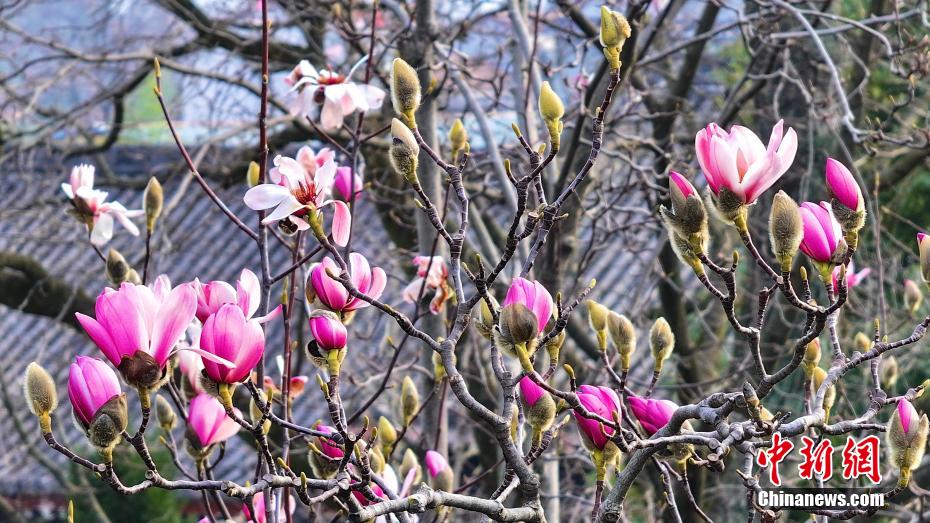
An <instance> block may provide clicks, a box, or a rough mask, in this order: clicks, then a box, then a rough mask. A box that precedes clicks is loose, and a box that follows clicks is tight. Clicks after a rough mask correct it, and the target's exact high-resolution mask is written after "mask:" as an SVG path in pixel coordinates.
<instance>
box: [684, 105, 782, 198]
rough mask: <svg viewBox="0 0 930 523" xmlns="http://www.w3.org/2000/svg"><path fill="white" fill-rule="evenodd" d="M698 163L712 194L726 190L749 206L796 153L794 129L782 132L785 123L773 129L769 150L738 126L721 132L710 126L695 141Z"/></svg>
mask: <svg viewBox="0 0 930 523" xmlns="http://www.w3.org/2000/svg"><path fill="white" fill-rule="evenodd" d="M694 147H695V149H696V151H697V158H698V162H699V163H700V164H701V170H702V171H704V176H705V177H706V178H707V185H709V186H710V190H711V191H713V193H714V194H715V195H718V196H719V194H720V190H721V189H727V190H728V191H730V192H731V193H733V194H734V195H736V197H737V198H738V199H739V201H740V202H742V203H743V204H751V203H754V202H755V201H756V198H758V197H759V195H760V194H762V193H763V192H765V191H766V189H768V188H769V187H771V186H772V185H774V184H775V182H777V181H778V179H779V178H780V177H781V176H782V175H783V174H785V172H786V171H787V170H788V168H789V167H791V163H792V162H793V161H794V155H795V153H796V152H797V150H798V136H797V133H795V132H794V129H791V128H789V129H788V131H787V132H784V121H783V120H779V121H778V123H776V124H775V127H773V128H772V135H771V137H770V138H769V144H768V147H766V146H765V145H763V144H762V140H760V139H759V137H758V136H756V134H755V133H754V132H752V131H751V130H749V129H747V128H746V127H743V126H741V125H734V126H732V127H730V131H729V132H727V131H724V130H723V128H722V127H720V126H719V125H717V124H715V123H712V124H709V125H708V126H707V127H705V128H704V129H701V130H700V131H698V133H697V136H695V138H694Z"/></svg>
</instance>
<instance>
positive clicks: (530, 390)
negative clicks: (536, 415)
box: [520, 376, 546, 407]
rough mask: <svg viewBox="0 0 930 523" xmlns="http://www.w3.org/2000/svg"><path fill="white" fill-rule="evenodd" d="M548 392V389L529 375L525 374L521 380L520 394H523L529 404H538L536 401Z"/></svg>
mask: <svg viewBox="0 0 930 523" xmlns="http://www.w3.org/2000/svg"><path fill="white" fill-rule="evenodd" d="M545 393H546V390H545V389H543V388H542V387H540V386H539V385H537V384H536V382H534V381H533V380H532V379H530V377H529V376H524V377H523V378H522V379H521V380H520V395H521V396H523V401H525V402H526V403H527V405H529V406H531V407H532V406H533V405H536V402H537V401H539V398H541V397H542V396H543V394H545Z"/></svg>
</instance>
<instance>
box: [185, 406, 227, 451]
mask: <svg viewBox="0 0 930 523" xmlns="http://www.w3.org/2000/svg"><path fill="white" fill-rule="evenodd" d="M187 423H188V427H189V428H190V430H191V431H192V432H193V433H194V436H196V438H197V442H198V443H199V444H200V446H201V448H206V447H209V446H210V445H213V444H216V443H219V442H221V441H226V440H228V439H229V438H231V437H233V436H235V435H236V433H237V432H239V424H238V423H236V421H235V420H234V419H232V418H230V417H229V415H227V414H226V409H225V408H223V405H221V404H220V402H219V400H217V399H216V398H214V397H212V396H208V395H206V394H198V395H197V396H195V397H194V399H192V400H191V404H190V407H189V408H188V411H187Z"/></svg>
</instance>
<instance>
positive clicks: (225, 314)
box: [200, 303, 265, 383]
mask: <svg viewBox="0 0 930 523" xmlns="http://www.w3.org/2000/svg"><path fill="white" fill-rule="evenodd" d="M200 348H201V349H202V350H204V351H206V352H208V353H210V354H214V355H216V356H219V357H220V358H223V359H226V360H229V361H230V362H232V363H233V366H232V367H230V366H227V365H223V364H221V363H217V362H214V361H211V360H207V359H205V360H204V362H203V367H204V372H206V374H207V376H209V377H210V379H211V380H213V381H215V382H217V383H238V382H240V381H242V380H244V379H245V378H246V377H248V375H249V373H251V372H252V369H254V368H255V366H256V365H257V364H258V361H259V360H260V359H261V358H262V354H264V352H265V333H264V332H263V331H262V327H261V325H259V323H258V320H248V319H246V317H245V314H243V312H242V309H240V308H239V306H238V305H236V304H233V303H227V304H224V305H223V306H221V307H220V309H219V310H218V311H217V312H216V313H214V314H211V315H210V316H209V317H208V318H207V321H206V323H204V325H203V330H202V331H201V332H200Z"/></svg>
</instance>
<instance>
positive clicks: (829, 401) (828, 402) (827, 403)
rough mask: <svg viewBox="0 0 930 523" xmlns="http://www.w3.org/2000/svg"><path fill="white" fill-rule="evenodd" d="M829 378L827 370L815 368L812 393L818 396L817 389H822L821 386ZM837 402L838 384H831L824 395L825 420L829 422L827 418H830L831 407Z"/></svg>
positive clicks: (812, 377)
mask: <svg viewBox="0 0 930 523" xmlns="http://www.w3.org/2000/svg"><path fill="white" fill-rule="evenodd" d="M826 379H827V371H825V370H823V369H821V368H820V367H817V368H815V369H814V372H813V375H812V376H811V394H812V395H814V396H816V395H817V391H818V390H820V386H821V385H823V382H824V380H826ZM834 403H836V385H830V386H829V387H827V390H826V392H825V393H824V396H823V404H822V407H823V410H824V416H823V421H824V423H827V420H829V419H830V409H832V408H833V404H834Z"/></svg>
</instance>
